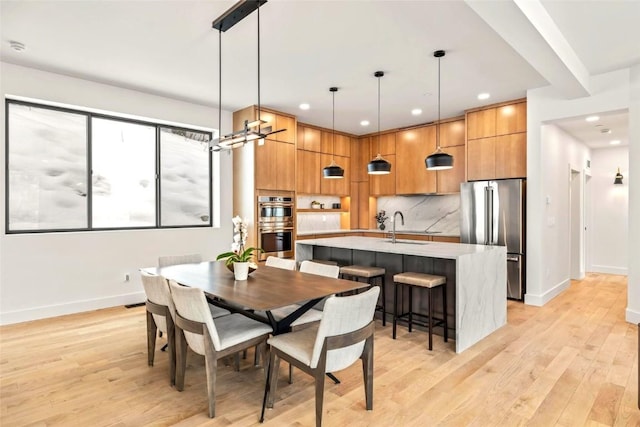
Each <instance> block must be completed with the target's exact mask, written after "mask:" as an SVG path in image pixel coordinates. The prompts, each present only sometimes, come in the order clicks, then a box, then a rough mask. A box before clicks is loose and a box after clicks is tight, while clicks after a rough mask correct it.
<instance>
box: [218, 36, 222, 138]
mask: <svg viewBox="0 0 640 427" xmlns="http://www.w3.org/2000/svg"><path fill="white" fill-rule="evenodd" d="M221 138H222V30H218V144H219V143H220V142H219V141H220V139H221Z"/></svg>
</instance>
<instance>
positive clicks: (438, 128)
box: [436, 57, 441, 151]
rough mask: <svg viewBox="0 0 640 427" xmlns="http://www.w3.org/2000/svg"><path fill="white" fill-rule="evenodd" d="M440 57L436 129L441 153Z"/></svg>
mask: <svg viewBox="0 0 640 427" xmlns="http://www.w3.org/2000/svg"><path fill="white" fill-rule="evenodd" d="M440 59H441V58H440V57H438V127H437V128H436V142H437V145H438V148H437V150H438V151H440V150H441V148H440Z"/></svg>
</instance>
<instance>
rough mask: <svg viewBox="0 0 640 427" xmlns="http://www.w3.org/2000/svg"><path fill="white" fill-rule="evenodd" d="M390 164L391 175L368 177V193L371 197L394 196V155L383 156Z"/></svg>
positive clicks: (395, 167)
mask: <svg viewBox="0 0 640 427" xmlns="http://www.w3.org/2000/svg"><path fill="white" fill-rule="evenodd" d="M383 157H384V159H385V160H386V161H388V162H389V163H391V173H390V174H388V175H369V192H370V194H371V195H372V196H393V195H395V194H396V170H397V164H396V155H395V154H389V155H386V156H383Z"/></svg>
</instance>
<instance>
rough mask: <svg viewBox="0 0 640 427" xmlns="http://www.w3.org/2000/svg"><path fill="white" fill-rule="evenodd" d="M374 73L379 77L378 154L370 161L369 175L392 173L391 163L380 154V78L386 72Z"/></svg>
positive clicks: (368, 166)
mask: <svg viewBox="0 0 640 427" xmlns="http://www.w3.org/2000/svg"><path fill="white" fill-rule="evenodd" d="M373 75H374V76H375V77H377V78H378V155H377V156H376V158H375V159H373V160H371V161H370V162H369V164H368V165H367V171H368V172H369V175H388V174H389V173H391V163H389V162H388V161H386V160H385V159H384V158H383V157H382V155H381V154H380V78H381V77H382V76H384V72H382V71H376V72H375V73H374V74H373Z"/></svg>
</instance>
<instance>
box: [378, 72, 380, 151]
mask: <svg viewBox="0 0 640 427" xmlns="http://www.w3.org/2000/svg"><path fill="white" fill-rule="evenodd" d="M378 155H380V76H378Z"/></svg>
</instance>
